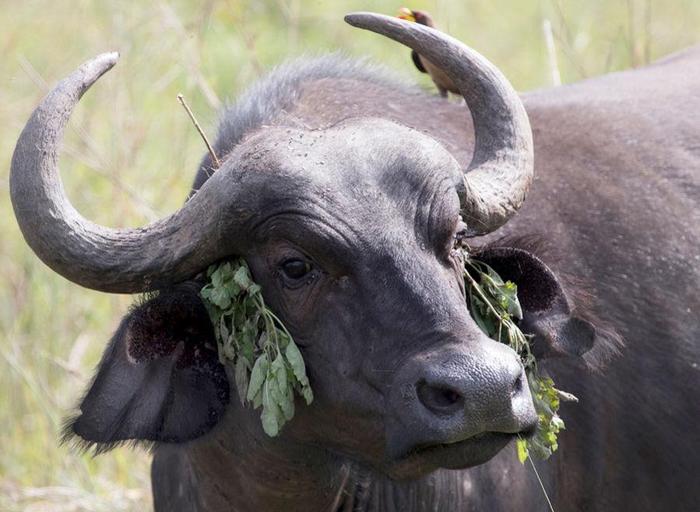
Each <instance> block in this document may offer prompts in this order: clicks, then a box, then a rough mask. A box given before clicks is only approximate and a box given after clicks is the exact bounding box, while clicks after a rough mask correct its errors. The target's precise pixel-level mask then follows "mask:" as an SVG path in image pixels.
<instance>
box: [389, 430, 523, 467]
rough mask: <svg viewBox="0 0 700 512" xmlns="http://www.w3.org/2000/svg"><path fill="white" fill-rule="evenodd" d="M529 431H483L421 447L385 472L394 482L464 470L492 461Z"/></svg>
mask: <svg viewBox="0 0 700 512" xmlns="http://www.w3.org/2000/svg"><path fill="white" fill-rule="evenodd" d="M530 435H532V432H530V431H529V430H528V431H526V432H522V433H520V434H513V433H503V432H482V433H480V434H476V435H474V436H472V437H469V438H467V439H463V440H461V441H456V442H453V443H439V444H429V445H428V444H424V445H420V446H417V447H415V448H413V449H412V450H410V452H408V453H407V454H406V455H405V456H403V457H401V458H400V459H399V460H396V461H394V462H393V463H392V464H391V467H390V468H387V472H388V473H389V474H390V475H391V477H392V478H395V479H412V478H416V477H419V476H421V475H424V474H426V473H429V472H432V471H435V470H436V469H439V468H444V469H467V468H470V467H473V466H478V465H480V464H483V463H485V462H488V461H489V460H491V459H492V458H493V457H494V456H495V455H496V454H497V453H498V452H500V451H501V450H502V449H503V448H505V447H506V445H508V444H509V443H510V442H511V441H512V440H513V439H515V438H517V437H518V436H522V437H529V436H530Z"/></svg>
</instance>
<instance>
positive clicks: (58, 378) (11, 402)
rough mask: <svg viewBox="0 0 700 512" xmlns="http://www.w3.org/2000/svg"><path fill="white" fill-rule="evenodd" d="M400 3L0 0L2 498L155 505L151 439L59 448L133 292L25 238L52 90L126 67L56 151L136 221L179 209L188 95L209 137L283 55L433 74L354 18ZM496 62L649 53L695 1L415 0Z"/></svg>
mask: <svg viewBox="0 0 700 512" xmlns="http://www.w3.org/2000/svg"><path fill="white" fill-rule="evenodd" d="M402 5H403V3H402V2H401V1H386V0H382V1H364V2H363V1H352V0H338V1H332V2H331V1H312V0H308V1H306V0H304V1H301V0H289V1H282V0H280V1H274V0H266V1H233V0H230V1H224V0H221V1H217V0H209V1H204V2H186V1H184V0H178V1H170V2H164V1H163V2H158V1H156V2H150V3H149V2H123V1H117V0H107V1H100V2H98V1H87V0H71V1H67V0H58V1H51V2H50V1H47V0H41V1H38V0H27V1H25V2H21V3H19V2H9V0H3V1H0V55H2V56H3V58H2V59H0V119H2V123H1V124H0V174H1V176H0V178H1V179H0V256H1V257H2V259H1V261H2V266H1V267H0V390H1V391H0V425H2V428H0V510H3V511H15V510H31V511H39V510H52V511H54V510H59V511H60V510H65V511H68V510H71V511H83V510H134V511H136V510H139V511H143V510H144V509H150V508H151V501H150V489H149V480H148V472H149V468H148V460H149V457H148V454H146V453H144V452H143V451H138V450H130V449H127V448H120V449H116V450H114V451H113V452H111V453H110V454H108V455H105V456H101V457H98V458H92V457H90V456H89V455H80V454H78V453H76V452H74V451H72V450H71V449H70V448H68V447H65V446H59V443H58V437H59V432H60V427H61V422H62V419H63V418H64V417H65V416H66V415H67V414H68V413H69V412H70V411H71V407H73V406H74V405H75V403H76V402H77V400H78V399H79V397H80V395H81V393H82V392H83V390H84V388H85V386H86V384H87V382H88V380H89V378H90V375H91V372H92V368H93V367H94V365H95V364H96V363H97V361H98V359H99V356H100V354H101V351H102V349H103V347H104V345H105V343H106V341H107V340H108V339H109V336H110V334H111V332H112V331H113V329H114V328H115V327H116V325H117V323H118V321H119V318H120V316H121V315H122V314H123V313H124V312H125V311H126V309H127V307H128V305H129V304H130V302H131V300H132V299H131V298H130V297H127V296H110V295H105V294H101V293H97V292H93V291H89V290H84V289H82V288H80V287H78V286H76V285H73V284H71V283H69V282H67V281H65V280H64V279H62V278H60V277H58V276H56V275H55V274H53V273H52V272H50V271H49V270H48V269H47V268H46V267H45V266H44V265H43V264H42V263H40V262H39V261H38V260H37V258H36V257H34V256H33V254H32V253H31V251H30V250H29V249H28V248H27V246H26V245H25V243H24V241H23V239H22V237H21V235H20V233H19V230H18V228H17V226H16V223H15V220H14V215H13V213H12V208H11V205H10V201H9V197H8V180H7V174H8V172H9V166H10V158H11V154H12V150H13V148H14V143H15V141H16V139H17V136H18V135H19V132H20V131H21V129H22V127H23V125H24V123H25V121H26V120H27V118H28V116H29V114H30V113H31V111H32V109H33V108H34V107H35V106H36V104H37V103H38V102H39V100H40V99H41V97H42V96H43V95H44V94H45V92H46V90H47V87H49V86H50V85H51V84H54V83H55V82H56V81H57V80H58V79H60V78H62V77H63V76H65V75H66V74H67V73H69V72H70V71H72V70H73V69H74V68H75V67H76V66H77V65H78V64H80V63H81V62H82V61H84V60H86V59H88V58H90V57H92V56H94V55H95V54H97V53H99V52H102V51H106V50H113V49H114V50H119V51H120V52H121V54H122V57H121V60H120V63H119V64H118V66H117V67H116V68H115V69H114V70H113V71H112V72H110V73H109V74H108V75H107V76H106V77H105V78H103V79H102V80H101V81H100V82H99V84H98V85H97V86H96V87H94V89H93V90H92V91H91V92H90V93H89V94H87V95H86V97H85V98H84V100H83V101H82V102H81V105H80V106H79V107H78V110H77V112H76V114H75V115H74V117H73V120H72V122H71V129H70V130H69V131H68V133H67V136H66V140H65V143H64V148H63V153H62V157H61V167H62V176H63V179H64V181H65V185H66V190H67V193H68V195H69V197H70V198H71V200H72V201H73V202H74V204H75V205H76V207H77V208H78V209H79V210H80V211H81V212H82V213H83V214H84V215H85V216H87V217H88V218H90V219H93V220H95V221H96V222H99V223H103V224H106V225H111V226H137V225H140V224H144V223H146V222H148V221H150V220H153V219H155V218H158V217H160V216H163V215H165V214H167V213H169V212H171V211H173V210H175V209H176V208H177V207H178V206H179V205H180V204H181V203H182V201H183V199H184V197H185V196H186V194H187V191H188V189H189V185H190V182H191V179H192V176H193V172H194V169H195V168H196V166H197V163H198V161H199V159H200V158H201V156H202V154H203V146H202V144H201V141H200V140H199V138H198V136H197V134H196V133H195V131H194V130H193V129H192V127H191V125H190V122H189V120H188V119H187V117H186V115H185V114H184V112H183V111H182V109H181V107H180V106H179V104H178V103H177V101H176V95H177V93H178V92H182V93H184V95H185V97H186V98H187V99H188V101H189V103H190V105H191V106H192V108H193V110H194V111H195V112H196V113H197V116H198V118H199V120H200V123H201V124H202V125H203V126H204V127H205V129H206V131H207V132H208V133H209V134H211V135H213V134H214V133H215V125H216V119H217V113H216V110H217V108H218V107H219V106H220V105H221V104H222V103H224V102H225V101H229V100H233V99H235V98H236V96H237V95H238V94H239V93H240V91H241V90H243V89H244V88H245V87H246V85H247V84H250V83H251V82H252V81H253V80H255V79H256V78H257V77H258V76H260V74H261V73H264V71H265V70H267V69H269V68H270V67H271V66H273V65H275V64H276V63H278V62H281V61H282V60H284V59H285V58H287V57H292V56H296V55H299V54H302V53H318V52H323V51H328V50H337V49H342V50H344V51H345V52H347V53H351V54H356V55H370V56H371V57H373V58H374V59H376V60H378V61H380V62H383V63H385V64H387V65H388V66H390V67H392V68H395V69H396V70H398V71H399V72H401V73H403V74H404V75H405V76H406V77H407V78H408V79H409V80H415V81H420V83H422V84H423V85H424V86H425V87H427V88H429V89H431V86H430V82H429V81H428V80H427V78H426V77H425V76H420V75H419V74H418V73H417V72H416V71H415V70H414V69H413V65H412V63H411V62H410V58H409V55H408V50H406V49H405V48H400V47H398V46H397V45H396V44H394V43H392V42H390V41H386V40H383V39H381V38H380V37H378V36H376V35H372V34H369V33H366V32H360V31H357V30H354V29H351V28H350V27H349V26H347V25H345V24H344V23H343V21H342V17H343V15H344V14H345V13H347V12H350V11H353V10H373V11H377V12H383V13H387V14H395V13H396V11H397V10H398V8H399V7H401V6H402ZM407 5H408V6H409V7H412V8H423V9H426V10H428V11H430V12H432V13H433V14H434V16H435V18H436V20H437V22H438V23H439V24H440V26H441V28H443V29H444V30H446V31H448V32H450V33H451V34H452V35H454V36H456V37H458V38H459V39H461V40H463V41H465V42H467V43H468V44H470V45H472V46H473V47H474V48H476V49H477V50H479V51H481V52H482V53H484V54H485V55H486V56H487V57H488V58H490V59H491V60H492V61H493V62H495V63H496V64H497V65H498V66H499V67H500V68H501V69H502V70H503V71H504V72H505V74H506V75H507V76H508V77H509V78H510V79H511V80H512V82H513V83H514V85H515V86H516V88H518V89H520V90H528V89H533V88H539V87H545V86H549V85H551V84H552V61H551V58H550V57H548V53H547V47H546V44H545V34H544V31H543V24H544V23H545V22H546V21H548V22H549V23H550V25H551V27H552V36H553V38H552V39H553V41H554V48H555V55H556V61H557V64H558V68H559V71H560V74H561V80H562V81H563V82H564V83H567V82H573V81H576V80H579V79H582V78H585V77H589V76H595V75H598V74H602V73H605V72H607V71H614V70H619V69H624V68H628V67H633V66H639V65H643V64H644V63H646V62H648V61H649V60H653V59H654V58H657V57H659V56H663V55H665V54H667V53H669V52H672V51H674V50H677V49H680V48H683V47H685V46H688V45H690V44H693V43H695V42H697V41H699V40H700V28H699V27H700V2H697V1H696V0H668V1H651V0H617V1H615V0H588V1H586V2H583V1H580V0H488V1H487V0H478V1H477V0H474V1H439V0H434V1H415V2H413V3H410V4H407Z"/></svg>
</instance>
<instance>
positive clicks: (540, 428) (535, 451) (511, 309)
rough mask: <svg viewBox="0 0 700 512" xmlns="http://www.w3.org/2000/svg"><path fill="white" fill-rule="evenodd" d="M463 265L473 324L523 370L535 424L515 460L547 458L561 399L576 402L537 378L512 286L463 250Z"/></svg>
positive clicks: (552, 447)
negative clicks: (504, 348) (506, 350)
mask: <svg viewBox="0 0 700 512" xmlns="http://www.w3.org/2000/svg"><path fill="white" fill-rule="evenodd" d="M464 264H465V268H464V279H465V284H466V285H467V286H466V288H467V299H468V304H469V310H470V312H471V314H472V317H473V318H474V321H475V322H476V323H477V325H478V326H479V328H480V329H481V330H482V331H483V332H484V333H485V334H486V335H487V336H489V337H490V338H492V339H494V340H496V341H499V342H501V343H506V344H507V345H508V346H510V347H511V348H512V349H513V350H515V352H517V354H518V355H519V356H520V360H521V361H522V363H523V367H524V368H525V375H526V376H527V383H528V385H529V387H530V393H531V395H532V400H533V403H534V405H535V411H536V412H537V417H538V423H537V430H536V431H535V434H534V436H532V437H531V438H529V439H523V438H520V437H519V438H518V440H517V441H516V447H517V453H518V459H519V460H520V462H523V463H524V462H525V460H527V458H528V456H530V455H534V456H536V457H538V458H540V459H547V458H549V457H550V456H551V455H552V453H554V452H555V451H556V450H557V448H558V447H559V445H558V443H557V435H558V434H559V431H560V430H562V429H563V428H564V421H563V420H562V419H561V418H560V417H559V415H558V414H557V413H558V411H559V405H560V399H565V400H573V401H576V397H574V396H573V395H571V394H569V393H565V392H563V391H560V390H558V389H556V388H555V387H554V382H553V381H552V379H551V378H549V377H545V376H542V375H540V373H539V371H538V369H537V361H536V360H535V356H534V355H533V354H532V350H530V339H529V338H531V336H528V335H526V334H524V333H523V332H522V331H521V330H520V328H519V327H518V325H517V323H516V321H518V320H522V317H523V312H522V308H521V306H520V302H519V301H518V287H517V286H516V285H515V283H513V282H511V281H503V279H502V278H501V276H499V275H498V273H497V272H496V271H495V270H494V269H493V268H491V267H490V266H489V265H487V264H486V263H484V262H482V261H478V260H476V259H474V258H471V257H470V256H469V254H467V252H466V251H465V252H464Z"/></svg>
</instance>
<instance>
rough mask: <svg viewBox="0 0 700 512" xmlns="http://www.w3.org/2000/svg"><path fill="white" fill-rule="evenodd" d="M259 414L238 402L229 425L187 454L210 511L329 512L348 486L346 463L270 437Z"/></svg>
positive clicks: (227, 419)
mask: <svg viewBox="0 0 700 512" xmlns="http://www.w3.org/2000/svg"><path fill="white" fill-rule="evenodd" d="M259 412H260V411H259V410H258V411H252V410H251V409H249V408H244V407H242V406H241V404H240V403H239V402H238V401H237V400H232V403H231V406H230V407H229V410H228V411H227V414H226V417H225V418H224V420H223V421H222V422H221V424H219V425H218V426H217V428H216V429H215V430H214V431H212V432H211V433H210V434H209V435H207V436H206V437H205V438H202V439H201V440H200V441H197V442H195V443H192V444H191V445H189V446H187V447H186V449H185V450H184V455H185V456H186V457H187V459H188V461H187V462H188V465H189V466H190V467H191V468H192V471H193V473H194V475H195V478H196V481H197V490H198V492H197V494H198V497H197V501H198V502H199V503H200V506H201V508H202V509H203V510H207V511H224V510H225V511H241V512H244V511H248V510H265V511H270V512H274V511H278V510H279V511H285V512H290V511H297V510H299V511H302V510H304V511H308V510H319V511H321V510H322V511H325V510H330V509H332V508H334V505H333V504H334V502H336V501H337V495H338V493H339V492H340V489H341V488H342V486H343V475H344V474H347V472H345V473H344V471H343V463H342V461H341V460H340V459H339V458H338V457H336V456H334V455H332V454H330V453H329V452H327V451H325V450H321V449H318V448H314V447H310V446H308V445H302V444H298V443H295V442H291V441H289V440H287V439H285V438H284V436H280V437H277V438H270V437H268V436H267V435H265V433H264V432H263V431H262V428H261V426H260V415H259Z"/></svg>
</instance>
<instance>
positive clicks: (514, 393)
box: [510, 372, 525, 396]
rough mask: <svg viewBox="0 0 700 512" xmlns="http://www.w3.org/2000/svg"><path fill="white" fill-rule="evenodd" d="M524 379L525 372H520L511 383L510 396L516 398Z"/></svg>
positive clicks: (521, 388)
mask: <svg viewBox="0 0 700 512" xmlns="http://www.w3.org/2000/svg"><path fill="white" fill-rule="evenodd" d="M524 379H525V372H520V375H518V376H517V377H516V378H515V381H514V382H513V388H512V390H511V392H510V395H511V396H517V395H519V394H520V392H521V391H522V390H523V381H524Z"/></svg>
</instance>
